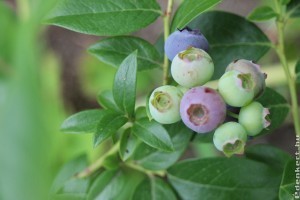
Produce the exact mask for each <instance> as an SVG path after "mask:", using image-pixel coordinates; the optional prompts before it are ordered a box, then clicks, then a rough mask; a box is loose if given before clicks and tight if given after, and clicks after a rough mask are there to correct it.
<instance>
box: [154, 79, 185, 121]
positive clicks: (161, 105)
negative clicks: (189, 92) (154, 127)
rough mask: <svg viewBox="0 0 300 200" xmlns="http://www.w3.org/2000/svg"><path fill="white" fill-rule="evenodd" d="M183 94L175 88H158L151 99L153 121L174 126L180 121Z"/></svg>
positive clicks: (166, 86)
mask: <svg viewBox="0 0 300 200" xmlns="http://www.w3.org/2000/svg"><path fill="white" fill-rule="evenodd" d="M181 98H182V92H181V91H180V89H178V88H177V87H175V86H171V85H164V86H161V87H158V88H156V89H155V90H154V91H153V92H152V94H151V95H150V98H149V111H150V114H151V116H152V117H153V119H155V120H156V121H157V122H159V123H161V124H172V123H175V122H178V121H179V120H180V114H179V105H180V100H181Z"/></svg>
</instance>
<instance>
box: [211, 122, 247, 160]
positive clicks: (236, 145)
mask: <svg viewBox="0 0 300 200" xmlns="http://www.w3.org/2000/svg"><path fill="white" fill-rule="evenodd" d="M246 141H247V133H246V130H245V129H244V127H243V126H242V125H240V124H239V123H237V122H227V123H225V124H222V125H221V126H220V127H218V128H217V129H216V131H215V133H214V137H213V142H214V145H215V147H216V148H217V149H218V150H219V151H222V152H223V153H224V154H225V155H226V156H227V157H230V156H232V155H233V154H243V153H244V147H245V143H246Z"/></svg>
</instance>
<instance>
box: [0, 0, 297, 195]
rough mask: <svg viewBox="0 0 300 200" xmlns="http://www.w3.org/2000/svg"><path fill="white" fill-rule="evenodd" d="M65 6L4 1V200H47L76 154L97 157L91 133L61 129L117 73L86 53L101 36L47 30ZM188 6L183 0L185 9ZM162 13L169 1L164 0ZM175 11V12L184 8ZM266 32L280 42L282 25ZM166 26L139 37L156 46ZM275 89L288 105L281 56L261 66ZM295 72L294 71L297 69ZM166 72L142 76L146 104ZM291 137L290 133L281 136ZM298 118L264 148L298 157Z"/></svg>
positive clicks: (291, 29) (206, 149)
mask: <svg viewBox="0 0 300 200" xmlns="http://www.w3.org/2000/svg"><path fill="white" fill-rule="evenodd" d="M56 1H57V0H15V1H14V0H10V1H8V0H7V1H6V0H1V1H0V200H27V199H28V200H35V199H37V200H41V199H47V193H48V190H49V187H50V185H51V182H52V180H53V178H54V177H55V174H56V173H57V171H58V169H59V168H60V167H61V166H62V164H63V163H65V162H66V161H67V160H70V159H71V158H73V157H74V156H76V155H79V154H82V153H87V154H88V156H89V158H90V160H93V159H95V158H96V157H97V155H98V154H99V152H100V151H101V146H100V147H99V148H97V149H93V148H92V138H91V136H90V135H66V134H62V133H61V132H60V131H59V127H60V124H61V123H62V121H63V120H64V119H65V118H66V117H67V116H69V115H70V114H72V113H75V112H78V111H81V110H85V109H90V108H97V107H98V105H97V102H96V96H97V94H98V92H99V91H103V90H105V89H111V87H112V80H113V77H114V73H115V71H116V70H115V69H114V68H112V67H110V66H107V65H105V64H103V63H100V62H99V61H98V60H97V59H96V58H94V57H92V56H91V55H90V54H88V53H87V52H86V48H87V47H88V46H89V45H91V44H93V43H95V42H96V41H97V40H99V39H100V38H99V37H94V36H86V35H82V34H78V33H74V32H71V31H68V30H64V29H61V28H58V27H46V26H45V25H43V24H42V19H43V17H44V16H45V15H46V13H47V12H48V11H49V10H50V9H51V7H53V5H55V3H56ZM179 2H180V1H177V5H178V3H179ZM269 2H270V1H267V0H266V1H258V0H257V1H247V0H244V1H240V0H226V1H224V2H223V3H222V4H220V5H219V6H218V7H217V9H220V10H226V11H230V12H234V13H237V14H240V15H244V16H246V15H247V14H248V13H249V12H250V11H251V10H252V9H253V8H254V7H255V6H256V5H258V4H265V3H266V4H267V3H269ZM160 4H161V6H162V8H165V6H166V5H165V4H166V1H164V0H161V1H160ZM177 5H175V6H177ZM259 26H260V27H261V28H262V29H263V30H264V32H265V33H266V34H267V35H268V37H269V38H270V39H271V40H273V41H275V40H276V33H275V26H274V23H272V22H268V23H261V24H259ZM161 31H162V22H161V20H159V21H157V22H155V23H154V24H152V25H151V26H150V27H148V28H146V29H144V30H141V31H139V32H137V33H134V34H135V35H138V36H140V37H143V38H145V39H147V40H149V41H150V42H151V43H155V41H156V40H157V38H159V36H160V34H161ZM299 33H300V21H299V20H294V21H291V22H290V24H288V27H287V37H286V42H287V44H288V48H287V49H288V58H289V60H290V62H291V66H294V63H295V62H296V60H297V59H298V58H299V55H300V48H299V46H300V34H299ZM260 64H262V65H263V70H264V71H266V72H267V73H268V74H269V76H268V79H267V84H268V85H269V86H271V87H273V88H275V89H276V90H277V91H279V92H280V93H281V94H283V95H284V96H285V97H286V98H287V99H288V98H289V96H288V93H287V88H286V80H285V78H284V76H283V71H282V69H281V68H280V65H279V64H278V60H277V59H276V56H275V54H274V52H269V53H268V54H267V55H266V56H265V57H264V58H263V59H262V60H261V61H260ZM291 70H293V68H291ZM161 76H162V75H161V71H160V70H154V71H151V72H149V71H148V72H142V73H140V74H139V77H138V96H139V98H140V99H139V102H140V103H143V102H144V98H145V95H146V94H148V93H149V92H150V91H151V90H152V89H153V88H154V87H155V86H158V85H159V84H161V80H160V79H161ZM282 131H284V132H285V134H284V135H280V134H279V133H280V132H282ZM294 137H295V136H294V132H293V128H292V124H291V120H290V119H287V122H286V124H285V125H284V126H283V127H282V128H281V129H280V130H278V131H277V133H275V134H273V135H270V136H265V137H262V138H261V139H260V140H258V141H256V142H264V143H266V142H268V143H271V144H273V145H275V146H278V147H281V148H283V149H285V150H287V151H290V152H291V153H292V152H293V151H294V148H293V143H294ZM213 154H214V150H213V148H212V146H211V144H201V143H200V144H197V143H196V144H194V145H193V146H192V147H191V150H190V151H189V152H188V154H186V155H185V156H186V157H188V156H194V155H196V156H203V157H205V156H211V155H213Z"/></svg>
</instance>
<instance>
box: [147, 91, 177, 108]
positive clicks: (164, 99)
mask: <svg viewBox="0 0 300 200" xmlns="http://www.w3.org/2000/svg"><path fill="white" fill-rule="evenodd" d="M151 104H152V105H153V106H154V107H155V108H156V109H157V110H158V111H160V112H165V111H167V110H168V109H169V108H170V107H171V106H172V98H171V97H170V95H169V94H168V93H165V92H162V91H159V92H155V93H154V98H153V99H152V101H151Z"/></svg>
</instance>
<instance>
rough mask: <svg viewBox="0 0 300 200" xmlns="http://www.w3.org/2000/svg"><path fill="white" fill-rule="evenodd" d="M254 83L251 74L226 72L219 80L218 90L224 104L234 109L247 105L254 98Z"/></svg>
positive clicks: (234, 71) (233, 71)
mask: <svg viewBox="0 0 300 200" xmlns="http://www.w3.org/2000/svg"><path fill="white" fill-rule="evenodd" d="M253 86H254V81H253V79H252V76H251V74H250V73H249V74H243V73H241V72H239V71H236V70H232V71H228V72H226V73H225V74H223V76H222V77H221V78H220V80H219V83H218V90H219V92H220V94H221V95H222V97H223V98H224V100H225V102H226V103H227V104H228V105H230V106H234V107H242V106H245V105H247V104H249V103H250V102H251V101H252V100H253V98H254V88H253Z"/></svg>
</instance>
